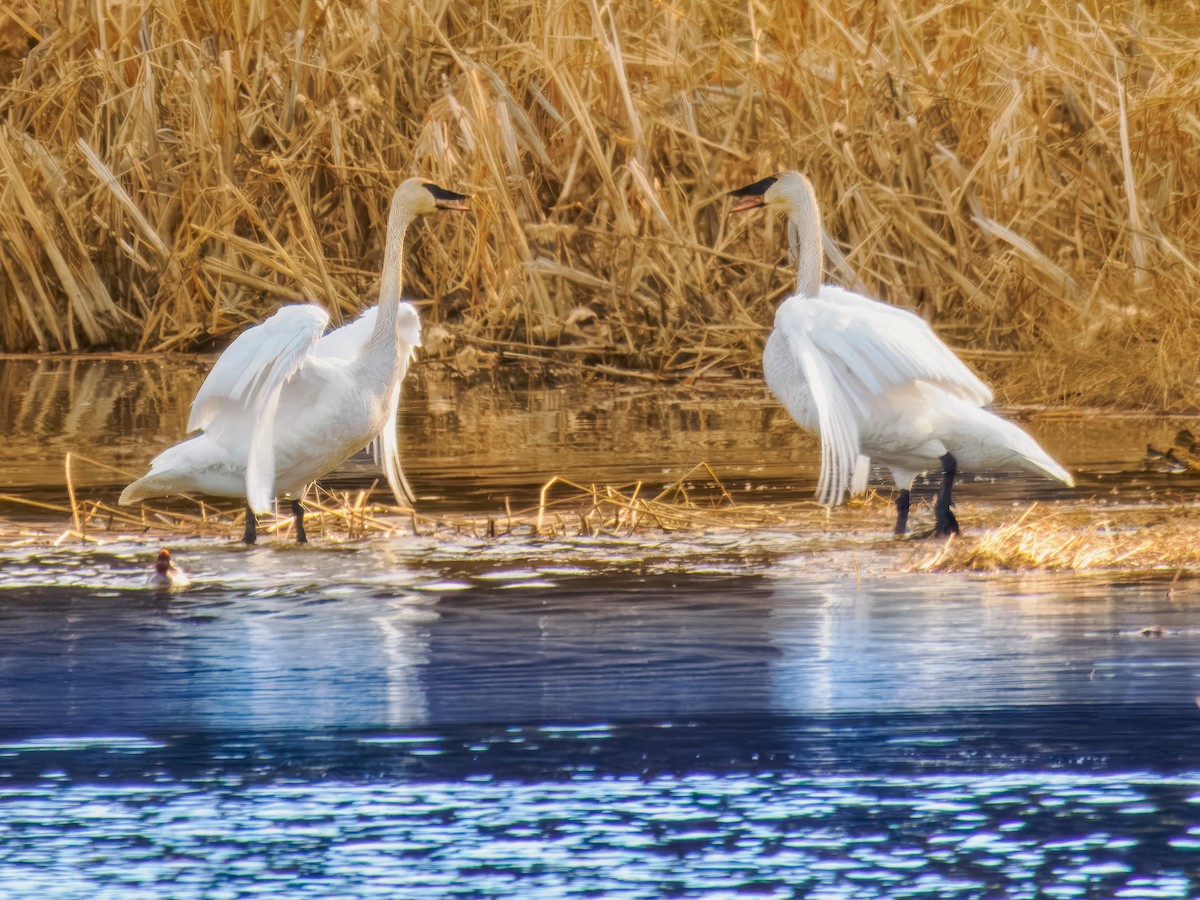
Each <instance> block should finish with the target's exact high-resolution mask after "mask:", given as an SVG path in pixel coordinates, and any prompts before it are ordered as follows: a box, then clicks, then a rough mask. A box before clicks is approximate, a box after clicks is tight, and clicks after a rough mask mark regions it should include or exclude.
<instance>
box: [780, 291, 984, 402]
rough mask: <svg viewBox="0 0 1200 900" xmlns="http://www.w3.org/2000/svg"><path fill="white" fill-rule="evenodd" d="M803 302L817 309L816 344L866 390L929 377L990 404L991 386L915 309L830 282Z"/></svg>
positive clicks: (945, 387) (966, 397)
mask: <svg viewBox="0 0 1200 900" xmlns="http://www.w3.org/2000/svg"><path fill="white" fill-rule="evenodd" d="M800 302H802V303H809V304H812V305H813V307H814V309H813V312H812V313H811V315H812V317H813V318H814V320H815V321H814V327H813V331H812V334H813V340H814V342H815V343H816V345H817V347H818V348H819V349H820V350H822V351H824V352H826V353H828V354H830V355H831V356H832V357H833V358H837V359H841V360H844V361H845V363H846V367H845V368H846V370H847V371H848V372H849V373H851V374H852V375H853V377H854V378H855V379H856V380H858V381H859V382H860V383H861V385H862V390H864V391H866V393H867V394H870V395H876V396H877V395H879V394H881V393H883V392H884V391H886V390H887V389H888V388H890V387H892V386H894V385H897V384H903V383H906V382H910V381H925V382H929V383H931V384H936V385H938V386H939V387H940V388H942V389H943V390H945V391H948V392H949V393H952V394H954V395H956V396H959V397H962V398H963V399H964V400H969V401H971V402H972V403H975V404H977V405H979V406H986V405H987V404H988V403H991V402H992V391H991V389H990V388H989V387H988V386H987V385H986V384H984V383H983V382H982V381H981V380H980V379H979V377H978V376H977V375H976V374H975V373H974V372H972V371H971V370H970V369H969V368H968V367H967V365H966V364H965V363H964V362H963V361H962V360H961V359H959V358H958V356H956V355H955V353H954V351H953V350H951V349H950V348H949V347H947V346H946V344H945V343H944V342H943V341H942V340H941V338H939V337H938V336H937V335H936V334H935V333H934V332H933V329H932V328H930V327H929V323H928V322H926V321H925V320H924V319H922V318H921V317H920V316H918V315H917V314H916V313H912V312H909V311H908V310H906V309H900V308H899V307H896V306H891V305H889V304H887V303H880V302H879V301H877V300H869V299H867V298H866V297H862V296H860V295H858V294H855V293H853V292H851V291H847V290H845V289H843V288H838V287H834V286H832V285H825V286H824V287H822V288H821V293H820V295H819V296H818V297H814V298H808V299H801V300H800ZM856 396H857V394H856Z"/></svg>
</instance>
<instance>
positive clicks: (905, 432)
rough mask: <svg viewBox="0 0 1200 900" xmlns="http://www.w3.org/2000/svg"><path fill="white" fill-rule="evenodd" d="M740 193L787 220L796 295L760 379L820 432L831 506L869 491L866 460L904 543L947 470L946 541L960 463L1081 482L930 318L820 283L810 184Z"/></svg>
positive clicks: (747, 203)
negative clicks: (927, 478)
mask: <svg viewBox="0 0 1200 900" xmlns="http://www.w3.org/2000/svg"><path fill="white" fill-rule="evenodd" d="M732 194H733V196H734V197H735V198H737V199H738V200H739V201H740V202H738V203H736V204H735V205H734V206H733V208H732V211H734V212H738V211H741V210H746V209H752V208H754V207H757V206H768V207H775V208H778V209H780V210H782V211H783V212H784V213H786V214H787V216H788V239H789V243H790V244H791V248H792V253H793V255H794V256H795V258H796V263H797V266H798V269H799V273H798V277H797V280H796V293H795V294H794V295H792V296H791V297H789V298H788V299H787V300H785V301H784V302H783V303H782V304H780V306H779V308H778V309H777V310H776V312H775V329H774V330H773V331H772V332H771V336H770V337H769V338H768V339H767V346H766V349H765V351H764V353H763V371H764V373H765V375H766V380H767V386H768V387H769V388H770V389H771V391H772V392H773V393H774V394H775V396H776V397H778V398H779V401H780V402H781V403H782V404H783V405H784V407H785V408H786V409H787V411H788V412H789V413H791V415H792V418H794V419H795V420H796V421H797V422H798V423H799V424H800V425H801V426H803V427H804V428H807V429H809V430H811V431H816V432H817V433H818V434H819V435H820V438H821V474H820V480H819V482H818V485H817V496H818V498H819V500H820V501H821V502H822V503H827V504H836V503H840V502H841V501H842V499H843V498H844V496H845V495H846V492H847V491H848V490H850V491H854V492H857V491H859V490H862V489H863V487H865V473H866V468H867V467H866V463H868V462H869V459H866V458H864V457H869V458H871V459H875V460H876V461H878V462H880V463H882V464H883V465H885V466H887V467H888V468H889V469H890V470H891V472H892V478H893V479H894V480H895V483H896V487H897V488H899V491H900V493H899V496H898V497H897V498H896V534H903V533H904V531H905V529H906V527H907V523H908V510H909V505H910V502H911V495H910V491H911V489H912V484H913V480H914V479H915V478H916V476H917V475H919V474H920V473H922V472H925V471H928V470H929V469H932V468H934V467H936V466H940V467H941V468H942V471H943V473H944V474H943V480H942V487H941V490H940V491H939V493H938V498H937V502H936V503H935V505H934V511H935V515H936V527H935V529H934V533H935V534H939V535H945V534H957V533H958V522H957V520H956V519H955V517H954V513H953V512H951V510H950V504H951V491H952V489H953V486H954V476H955V473H956V471H957V469H958V465H959V464H962V465H964V466H967V467H968V468H972V469H984V470H994V469H1007V468H1018V469H1025V470H1027V471H1030V472H1035V473H1038V474H1041V475H1046V476H1049V477H1050V478H1056V479H1058V480H1059V481H1061V482H1063V483H1064V484H1066V485H1068V486H1071V485H1073V484H1074V481H1073V480H1072V478H1071V475H1070V474H1069V473H1068V472H1067V470H1066V469H1064V468H1063V467H1062V466H1060V465H1059V464H1058V463H1056V462H1055V461H1054V460H1053V459H1051V458H1050V456H1049V455H1048V454H1047V453H1046V451H1045V450H1043V449H1042V448H1041V447H1039V446H1038V444H1037V442H1036V441H1035V440H1034V439H1033V438H1031V437H1030V436H1029V435H1028V434H1026V433H1025V432H1024V431H1022V430H1021V429H1020V428H1018V427H1017V426H1016V425H1013V424H1012V423H1011V422H1008V421H1006V420H1004V419H1001V418H1000V417H999V416H997V415H995V414H993V413H990V412H988V411H987V410H985V409H983V408H982V407H983V406H985V405H986V404H988V403H990V402H991V400H992V392H991V390H989V389H988V387H987V385H985V384H984V383H983V382H982V381H980V380H979V379H978V378H977V377H976V376H975V375H974V373H972V372H971V370H970V369H968V368H967V367H966V365H964V364H963V362H962V360H960V359H959V358H958V357H957V356H955V355H954V352H953V351H952V350H951V349H950V348H949V347H947V346H946V345H945V344H943V343H942V341H941V340H940V339H939V338H938V337H937V335H935V334H934V333H933V331H932V330H931V329H930V327H929V325H928V324H926V323H925V321H924V320H922V319H921V318H919V317H918V316H916V315H914V314H913V313H911V312H908V311H906V310H902V309H898V308H897V307H894V306H889V305H888V304H886V303H880V302H879V301H877V300H870V299H868V298H866V297H862V296H860V295H858V294H854V293H852V292H850V291H847V290H845V289H843V288H839V287H835V286H833V285H828V284H822V283H821V279H822V269H823V258H822V253H821V220H820V211H819V209H818V207H817V198H816V194H815V193H814V192H813V189H812V185H811V184H810V183H809V181H808V179H807V178H805V177H804V176H803V175H801V174H800V173H799V172H783V173H782V174H780V175H778V176H777V177H771V178H764V179H762V180H761V181H757V182H755V183H754V184H751V185H747V186H746V187H744V188H740V189H738V190H736V191H733V192H732ZM856 472H857V473H858V474H857V476H856Z"/></svg>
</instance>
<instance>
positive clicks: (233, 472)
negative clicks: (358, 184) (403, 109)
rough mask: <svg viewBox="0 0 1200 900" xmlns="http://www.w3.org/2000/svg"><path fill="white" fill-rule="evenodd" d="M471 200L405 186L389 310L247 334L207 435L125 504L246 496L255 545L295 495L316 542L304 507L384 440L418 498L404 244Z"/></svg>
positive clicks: (207, 384)
mask: <svg viewBox="0 0 1200 900" xmlns="http://www.w3.org/2000/svg"><path fill="white" fill-rule="evenodd" d="M466 200H467V198H466V197H465V196H464V195H462V194H456V193H454V192H453V191H447V190H445V189H444V188H440V187H438V186H437V185H434V184H429V183H428V182H425V181H423V180H421V179H419V178H409V179H408V180H407V181H404V182H403V183H401V185H400V186H399V187H398V188H396V192H395V194H393V195H392V206H391V212H390V214H389V216H388V226H387V241H386V245H385V249H384V254H383V274H382V277H381V280H380V286H379V305H378V306H376V307H373V308H371V309H368V310H367V311H366V312H365V313H363V315H362V316H360V317H359V318H358V319H357V320H355V321H354V322H352V323H350V324H349V325H346V326H344V327H342V328H339V329H337V330H335V331H332V332H330V333H329V334H327V335H325V336H324V337H322V336H321V335H322V332H324V330H325V327H326V326H327V325H328V324H329V314H328V313H326V312H325V310H323V309H321V308H320V307H319V306H315V305H311V304H296V305H292V306H285V307H283V308H282V309H280V310H279V311H278V312H276V313H275V315H273V316H271V317H270V318H269V319H267V320H266V321H265V322H263V323H262V324H261V325H256V326H254V327H252V328H248V329H246V330H245V331H244V332H242V333H241V334H240V335H238V336H237V338H235V339H234V341H233V343H231V344H230V345H229V346H228V347H227V348H226V349H225V352H224V353H222V354H221V356H220V357H219V358H218V359H217V361H216V363H215V364H214V365H213V367H212V371H210V372H209V373H208V377H207V378H205V380H204V383H203V384H202V385H201V386H200V390H199V391H198V392H197V393H196V398H195V399H194V400H193V401H192V412H191V416H190V417H189V419H188V431H195V430H196V429H200V430H201V431H202V433H201V434H199V435H197V436H196V437H194V438H191V439H190V440H187V441H184V442H183V443H181V444H176V445H175V446H173V447H169V448H167V449H166V450H164V451H163V452H162V453H160V454H159V455H158V456H156V457H155V458H154V460H153V461H152V462H151V463H150V471H149V472H148V473H147V474H146V475H144V476H142V477H141V478H139V479H138V480H137V481H135V482H133V484H131V485H129V487H127V488H125V490H124V491H123V492H122V494H121V499H120V502H121V503H123V504H129V503H136V502H137V501H139V500H144V499H146V498H148V497H157V496H160V495H162V494H174V493H181V494H182V493H198V494H210V495H215V496H219V497H244V498H245V499H246V507H247V510H246V530H245V533H244V535H243V540H244V541H245V542H246V543H248V544H253V543H254V541H255V539H256V536H257V529H256V523H255V520H254V514H255V513H265V512H267V511H269V510H270V508H271V501H272V500H273V499H274V498H275V497H277V496H281V495H289V496H291V498H292V512H293V514H294V515H295V517H296V539H297V541H298V542H300V543H305V542H306V541H307V536H306V535H305V532H304V507H303V506H302V504H301V502H300V501H301V498H302V497H303V496H304V491H305V490H306V489H307V487H308V485H310V484H311V483H312V482H314V481H315V480H316V479H318V478H320V477H321V476H322V475H324V474H325V473H326V472H329V471H330V470H331V469H333V468H335V467H336V466H338V465H340V464H341V463H343V462H345V461H346V460H347V459H349V458H350V457H351V456H352V455H354V454H355V453H357V452H358V451H359V450H361V449H362V448H363V447H365V446H366V445H367V444H368V443H370V442H372V441H375V440H378V441H379V443H380V444H381V447H382V456H383V462H384V471H385V474H386V475H387V480H388V484H389V486H390V487H391V489H392V492H393V493H394V494H395V495H396V497H397V500H400V501H401V502H403V500H402V499H401V498H402V496H404V495H407V496H408V497H410V498H411V491H410V490H409V489H408V483H407V482H406V481H405V479H404V473H403V472H402V471H401V470H400V460H399V452H398V447H397V438H396V415H397V409H398V406H399V401H400V383H401V382H402V381H403V379H404V376H405V374H406V373H407V371H408V362H409V359H410V358H411V356H412V354H413V348H414V347H417V346H419V345H420V342H421V323H420V320H419V319H418V318H417V311H416V310H415V309H413V308H412V307H411V306H410V305H409V304H407V303H402V302H401V301H400V288H401V281H402V277H401V276H402V266H403V253H404V234H405V232H406V230H407V229H408V226H409V223H410V222H412V220H413V219H414V218H415V217H417V216H419V215H424V214H426V213H431V212H433V211H434V210H437V209H466V208H467V207H466V202H465V201H466Z"/></svg>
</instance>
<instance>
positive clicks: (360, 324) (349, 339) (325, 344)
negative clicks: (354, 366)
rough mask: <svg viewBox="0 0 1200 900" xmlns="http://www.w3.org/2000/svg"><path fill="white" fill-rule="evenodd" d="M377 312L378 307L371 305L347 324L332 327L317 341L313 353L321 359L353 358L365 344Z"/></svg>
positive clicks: (373, 325)
mask: <svg viewBox="0 0 1200 900" xmlns="http://www.w3.org/2000/svg"><path fill="white" fill-rule="evenodd" d="M378 313H379V307H378V306H372V307H371V308H370V309H367V310H364V311H363V313H362V315H360V316H359V317H358V318H357V319H355V320H354V321H353V322H351V323H349V324H348V325H343V326H342V327H341V328H335V329H333V331H331V332H329V333H328V334H326V335H325V336H324V337H323V338H321V339H320V340H319V341H317V346H316V349H315V350H314V351H313V355H314V356H319V357H321V358H323V359H333V358H337V359H354V358H355V357H357V356H358V354H359V353H360V352H362V348H363V347H365V346H366V345H367V341H368V340H369V339H370V337H371V332H372V330H374V328H375V317H376V316H377V315H378Z"/></svg>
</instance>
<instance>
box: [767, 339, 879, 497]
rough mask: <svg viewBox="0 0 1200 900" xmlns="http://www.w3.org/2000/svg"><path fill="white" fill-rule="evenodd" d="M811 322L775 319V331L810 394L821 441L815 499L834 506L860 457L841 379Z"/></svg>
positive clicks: (854, 419) (855, 424) (854, 423)
mask: <svg viewBox="0 0 1200 900" xmlns="http://www.w3.org/2000/svg"><path fill="white" fill-rule="evenodd" d="M813 324H814V321H813V320H812V319H811V318H809V317H807V316H804V315H792V316H787V317H777V318H776V328H777V329H779V330H780V331H781V333H782V335H783V337H784V339H785V340H786V341H787V347H788V350H789V352H790V355H791V357H792V359H793V360H795V362H796V365H797V366H798V367H799V368H800V371H801V373H802V375H803V377H804V380H805V382H806V383H807V384H808V387H809V390H810V391H811V392H812V398H813V406H814V407H815V409H816V412H817V430H818V432H819V433H820V438H821V474H820V477H819V478H818V480H817V499H818V500H819V501H820V502H821V503H825V504H828V505H835V504H837V503H840V502H841V501H842V497H843V496H844V495H845V492H846V487H847V484H848V482H849V481H850V478H851V475H852V473H853V471H854V464H855V460H856V459H857V458H858V455H859V433H858V419H857V417H856V415H855V412H854V410H853V409H852V408H851V401H852V397H851V396H848V395H847V392H846V390H845V387H844V379H842V378H839V377H838V375H837V374H836V369H837V368H839V367H837V366H835V365H831V360H830V358H829V357H828V356H827V354H826V353H824V352H823V351H822V350H821V349H820V348H819V347H818V346H817V345H816V344H815V343H814V341H813V336H812V333H811V331H810V329H811V326H812V325H813Z"/></svg>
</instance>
